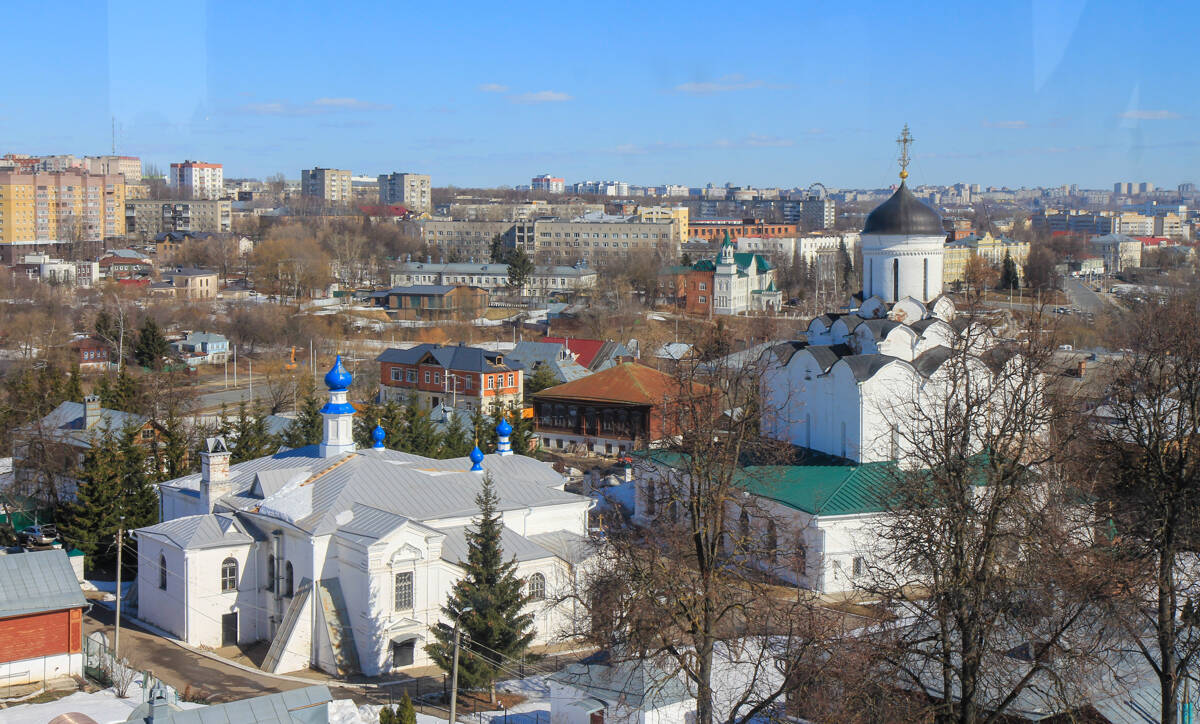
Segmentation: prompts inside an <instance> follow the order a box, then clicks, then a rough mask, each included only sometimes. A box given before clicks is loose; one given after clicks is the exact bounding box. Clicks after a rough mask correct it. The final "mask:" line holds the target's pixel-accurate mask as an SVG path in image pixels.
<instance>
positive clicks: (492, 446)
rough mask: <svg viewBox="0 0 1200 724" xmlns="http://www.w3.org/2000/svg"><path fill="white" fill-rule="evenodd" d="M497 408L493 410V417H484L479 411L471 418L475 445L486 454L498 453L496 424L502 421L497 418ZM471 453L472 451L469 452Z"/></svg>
mask: <svg viewBox="0 0 1200 724" xmlns="http://www.w3.org/2000/svg"><path fill="white" fill-rule="evenodd" d="M495 414H496V413H495V407H493V408H492V415H484V414H483V413H482V412H479V411H478V410H476V411H475V414H474V415H472V416H471V427H472V428H473V433H474V436H475V444H476V445H478V446H479V449H480V450H482V451H483V452H485V453H489V452H496V424H497V423H498V422H499V421H500V420H499V418H495V422H493V415H495ZM468 452H470V451H468Z"/></svg>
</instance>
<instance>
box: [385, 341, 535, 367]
mask: <svg viewBox="0 0 1200 724" xmlns="http://www.w3.org/2000/svg"><path fill="white" fill-rule="evenodd" d="M426 354H428V355H431V356H432V357H433V358H434V360H436V361H437V363H438V364H439V365H441V366H442V367H444V368H446V369H449V370H465V371H467V372H508V371H510V370H520V369H524V368H525V366H524V365H522V364H521V363H520V362H518V361H517V360H515V359H514V360H512V361H509V358H508V357H507V356H506V355H504V354H503V353H502V352H493V351H492V350H488V349H483V348H481V347H468V346H466V345H465V344H454V345H441V344H429V343H426V344H418V345H417V346H415V347H410V348H408V349H397V348H391V349H387V350H384V352H383V354H381V355H379V356H378V357H376V358H375V361H376V362H392V363H395V364H404V365H415V364H417V363H418V362H420V361H421V359H422V358H423V357H424V356H425V355H426Z"/></svg>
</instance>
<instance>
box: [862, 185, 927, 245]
mask: <svg viewBox="0 0 1200 724" xmlns="http://www.w3.org/2000/svg"><path fill="white" fill-rule="evenodd" d="M862 233H864V234H909V235H916V236H945V234H946V231H945V230H944V229H943V228H942V217H941V215H939V214H938V212H936V211H934V210H933V208H932V207H930V206H929V205H928V204H926V203H925V202H924V201H921V200H920V199H918V198H917V197H916V196H913V193H912V191H909V190H908V184H906V183H903V182H901V184H900V188H898V189H896V193H894V194H892V197H891V198H890V199H888V200H887V201H884V202H883V203H882V204H880V205H879V206H876V207H875V210H874V211H872V212H871V213H870V214H868V215H867V223H866V225H864V226H863V230H862Z"/></svg>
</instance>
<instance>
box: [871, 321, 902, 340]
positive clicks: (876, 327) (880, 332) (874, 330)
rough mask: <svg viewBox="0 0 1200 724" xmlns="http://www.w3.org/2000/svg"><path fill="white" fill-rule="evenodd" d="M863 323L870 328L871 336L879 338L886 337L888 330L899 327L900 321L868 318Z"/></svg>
mask: <svg viewBox="0 0 1200 724" xmlns="http://www.w3.org/2000/svg"><path fill="white" fill-rule="evenodd" d="M863 325H864V326H866V328H867V329H868V330H870V332H871V336H872V337H874V338H875V339H876V340H880V339H883V338H884V337H886V336H887V335H888V332H890V331H892V330H893V329H895V328H896V327H899V326H900V323H899V322H897V321H895V320H892V319H868V320H867V321H866V322H863Z"/></svg>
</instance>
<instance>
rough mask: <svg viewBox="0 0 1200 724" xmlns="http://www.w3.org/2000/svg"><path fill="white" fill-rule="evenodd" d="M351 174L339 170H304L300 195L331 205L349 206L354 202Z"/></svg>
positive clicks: (301, 177)
mask: <svg viewBox="0 0 1200 724" xmlns="http://www.w3.org/2000/svg"><path fill="white" fill-rule="evenodd" d="M352 176H353V174H351V173H350V172H349V171H345V170H342V169H337V168H319V167H318V168H314V169H312V170H309V169H304V170H303V171H301V172H300V194H301V195H302V196H309V197H312V198H315V199H321V200H323V201H325V202H327V203H330V204H349V203H350V202H351V201H353V200H354V196H353V193H352V184H351V182H350V179H351V177H352Z"/></svg>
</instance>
